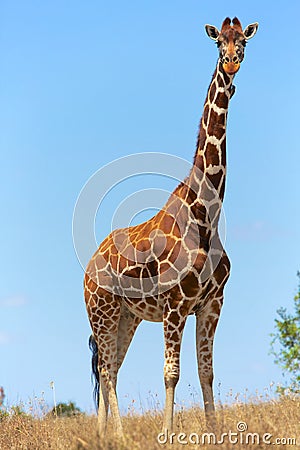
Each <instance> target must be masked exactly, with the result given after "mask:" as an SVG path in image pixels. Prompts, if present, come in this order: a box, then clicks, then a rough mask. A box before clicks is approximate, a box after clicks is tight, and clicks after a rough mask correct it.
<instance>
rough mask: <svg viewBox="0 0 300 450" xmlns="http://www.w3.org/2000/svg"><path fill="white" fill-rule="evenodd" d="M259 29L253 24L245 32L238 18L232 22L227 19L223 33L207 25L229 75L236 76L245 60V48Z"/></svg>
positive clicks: (207, 30)
mask: <svg viewBox="0 0 300 450" xmlns="http://www.w3.org/2000/svg"><path fill="white" fill-rule="evenodd" d="M257 28H258V23H257V22H255V23H251V24H250V25H248V26H247V27H246V28H245V29H244V30H243V29H242V25H241V22H240V21H239V19H238V18H237V17H235V18H234V19H233V20H232V25H231V19H230V18H229V17H227V18H226V19H225V20H224V22H223V24H222V28H221V31H219V30H218V28H216V27H214V26H213V25H205V29H206V33H207V34H208V36H209V37H210V38H211V39H213V40H214V41H216V43H217V46H218V49H219V58H220V61H221V63H222V66H223V69H224V71H225V72H226V73H228V75H233V74H235V73H236V72H237V71H238V70H239V68H240V64H241V62H242V61H243V59H244V51H245V46H246V43H247V41H248V39H251V38H252V37H253V36H254V35H255V33H256V31H257Z"/></svg>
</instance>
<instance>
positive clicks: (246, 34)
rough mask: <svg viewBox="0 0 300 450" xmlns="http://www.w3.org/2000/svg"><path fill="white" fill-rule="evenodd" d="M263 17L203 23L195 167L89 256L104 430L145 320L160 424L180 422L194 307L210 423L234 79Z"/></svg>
mask: <svg viewBox="0 0 300 450" xmlns="http://www.w3.org/2000/svg"><path fill="white" fill-rule="evenodd" d="M257 28H258V24H257V23H256V22H255V23H252V24H250V25H248V26H247V27H246V28H245V29H244V30H243V29H242V26H241V23H240V21H239V20H238V19H237V18H236V17H235V18H234V19H233V20H232V21H231V19H230V18H228V17H227V18H226V19H225V20H224V21H223V24H222V27H221V30H220V31H219V30H218V29H217V28H216V27H214V26H212V25H206V26H205V29H206V32H207V34H208V36H209V37H210V38H211V39H213V40H214V41H215V42H216V44H217V47H218V50H219V56H218V61H217V65H216V69H215V72H214V74H213V77H212V80H211V83H210V85H209V88H208V93H207V97H206V100H205V104H204V111H203V115H202V118H201V121H200V126H199V133H198V140H197V146H196V152H195V156H194V162H193V166H192V169H191V171H190V173H189V174H188V176H187V177H186V179H185V180H184V181H183V182H181V183H180V184H179V185H178V186H177V188H176V189H175V190H174V192H173V193H172V194H171V195H170V197H169V199H168V201H167V202H166V204H165V205H164V207H163V208H162V209H161V210H160V211H159V212H158V213H157V214H156V215H155V216H154V217H152V218H151V219H150V220H148V221H146V222H144V223H142V224H140V225H136V226H131V227H128V228H123V229H118V230H114V231H112V233H110V234H109V235H108V236H107V237H106V238H105V239H104V241H103V242H102V243H101V244H100V246H99V248H98V250H97V251H96V252H95V254H94V255H93V257H92V258H91V260H90V262H89V264H88V266H87V269H86V272H85V277H84V295H85V301H86V308H87V313H88V317H89V321H90V324H91V328H92V335H91V337H90V347H91V349H92V351H93V372H94V375H95V377H96V378H97V381H96V383H97V384H96V397H97V400H98V433H99V435H100V436H104V435H105V432H106V424H107V416H108V409H109V408H110V411H111V414H112V418H113V421H114V429H115V430H116V433H117V434H119V435H120V436H123V429H122V423H121V418H120V412H119V408H118V401H117V395H116V383H117V374H118V370H119V368H120V366H121V364H122V362H123V360H124V357H125V355H126V352H127V350H128V347H129V345H130V343H131V340H132V338H133V336H134V333H135V331H136V329H137V327H138V325H139V324H140V323H141V321H142V320H148V321H154V322H162V323H163V330H164V342H165V347H164V348H165V350H164V382H165V395H166V397H165V408H164V419H163V430H168V431H171V430H172V427H173V413H174V412H173V410H174V394H175V387H176V385H177V382H178V379H179V358H180V347H181V340H182V334H183V330H184V326H185V323H186V319H187V317H188V316H189V315H191V314H194V315H195V316H196V353H197V362H198V374H199V380H200V384H201V389H202V394H203V401H204V408H205V415H206V421H207V426H214V424H215V413H214V399H213V389H212V383H213V363H212V358H213V340H214V334H215V330H216V326H217V323H218V320H219V316H220V312H221V308H222V304H223V291H224V286H225V283H226V281H227V279H228V277H229V273H230V261H229V258H228V256H227V254H226V252H225V250H224V248H223V246H222V244H221V240H220V238H219V234H218V222H219V217H220V213H221V207H222V202H223V198H224V191H225V177H226V122H227V113H228V106H229V100H230V98H231V97H232V95H233V94H234V90H235V87H234V85H233V79H234V76H235V74H236V72H237V71H238V70H239V68H240V63H241V62H242V61H243V58H244V48H245V45H246V42H247V41H248V40H249V39H250V38H252V37H253V36H254V35H255V33H256V31H257Z"/></svg>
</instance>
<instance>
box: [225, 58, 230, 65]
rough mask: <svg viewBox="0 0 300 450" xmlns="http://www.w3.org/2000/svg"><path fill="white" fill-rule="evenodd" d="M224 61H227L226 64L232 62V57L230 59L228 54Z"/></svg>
mask: <svg viewBox="0 0 300 450" xmlns="http://www.w3.org/2000/svg"><path fill="white" fill-rule="evenodd" d="M224 62H225V63H226V64H228V63H229V62H230V59H229V57H228V56H226V57H225V59H224Z"/></svg>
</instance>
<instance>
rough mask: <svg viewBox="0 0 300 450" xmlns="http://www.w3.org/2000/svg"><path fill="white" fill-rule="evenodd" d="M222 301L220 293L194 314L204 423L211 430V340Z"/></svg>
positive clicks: (213, 424) (212, 414)
mask: <svg viewBox="0 0 300 450" xmlns="http://www.w3.org/2000/svg"><path fill="white" fill-rule="evenodd" d="M222 303H223V295H220V296H219V297H216V298H214V299H212V300H211V301H210V302H209V303H208V304H207V305H206V307H205V309H204V310H202V311H199V313H197V314H196V347H197V360H198V373H199V379H200V384H201V389H202V394H203V402H204V410H205V418H206V424H207V427H208V428H209V429H212V430H214V429H215V427H216V417H215V406H214V397H213V378H214V375H213V342H214V335H215V330H216V327H217V324H218V320H219V317H220V312H221V308H222Z"/></svg>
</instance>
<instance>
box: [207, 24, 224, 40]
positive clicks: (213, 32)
mask: <svg viewBox="0 0 300 450" xmlns="http://www.w3.org/2000/svg"><path fill="white" fill-rule="evenodd" d="M205 30H206V33H207V35H208V37H210V38H211V39H213V40H214V41H216V40H217V39H218V37H219V34H220V32H219V30H218V28H217V27H214V26H213V25H205Z"/></svg>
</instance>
